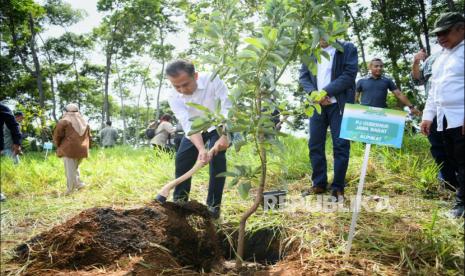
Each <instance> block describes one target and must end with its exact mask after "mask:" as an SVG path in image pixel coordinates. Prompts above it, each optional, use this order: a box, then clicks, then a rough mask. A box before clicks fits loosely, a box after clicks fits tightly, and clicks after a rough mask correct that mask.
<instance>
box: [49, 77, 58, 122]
mask: <svg viewBox="0 0 465 276" xmlns="http://www.w3.org/2000/svg"><path fill="white" fill-rule="evenodd" d="M50 90H51V91H52V118H53V120H54V121H55V122H58V118H57V114H56V109H57V101H56V96H55V85H54V81H53V72H50Z"/></svg>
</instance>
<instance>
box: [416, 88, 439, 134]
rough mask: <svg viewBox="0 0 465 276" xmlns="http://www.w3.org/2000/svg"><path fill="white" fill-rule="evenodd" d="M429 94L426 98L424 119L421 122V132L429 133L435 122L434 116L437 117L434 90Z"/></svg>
mask: <svg viewBox="0 0 465 276" xmlns="http://www.w3.org/2000/svg"><path fill="white" fill-rule="evenodd" d="M431 92H432V93H429V94H428V98H427V99H426V104H425V109H423V116H422V121H421V124H420V130H421V133H423V134H424V135H429V133H430V130H431V124H432V123H433V119H434V117H436V108H437V107H436V103H435V102H434V94H435V93H434V91H431Z"/></svg>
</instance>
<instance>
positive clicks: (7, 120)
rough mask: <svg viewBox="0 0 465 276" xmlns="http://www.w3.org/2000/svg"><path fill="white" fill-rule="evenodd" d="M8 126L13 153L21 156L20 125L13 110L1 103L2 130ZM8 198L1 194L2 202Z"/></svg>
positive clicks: (1, 136) (0, 142) (1, 144)
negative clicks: (4, 126)
mask: <svg viewBox="0 0 465 276" xmlns="http://www.w3.org/2000/svg"><path fill="white" fill-rule="evenodd" d="M3 125H6V126H7V128H8V129H9V130H10V132H11V137H12V139H13V146H12V151H13V154H15V155H18V154H21V132H20V130H19V123H18V122H16V120H15V116H14V115H13V113H12V112H11V110H10V109H9V108H8V107H7V106H6V105H4V104H2V103H0V129H3ZM0 133H1V134H0V151H3V131H0ZM5 200H6V197H5V196H4V195H3V193H0V201H5Z"/></svg>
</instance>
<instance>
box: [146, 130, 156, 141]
mask: <svg viewBox="0 0 465 276" xmlns="http://www.w3.org/2000/svg"><path fill="white" fill-rule="evenodd" d="M145 137H147V139H152V138H153V137H155V129H154V128H147V129H146V130H145Z"/></svg>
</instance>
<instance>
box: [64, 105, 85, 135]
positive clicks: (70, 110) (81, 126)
mask: <svg viewBox="0 0 465 276" xmlns="http://www.w3.org/2000/svg"><path fill="white" fill-rule="evenodd" d="M62 120H65V121H68V122H70V123H71V125H72V126H73V128H74V130H75V131H76V132H77V133H78V134H79V136H82V135H84V133H85V132H86V130H87V122H86V121H85V120H84V118H82V116H81V113H79V107H78V106H77V105H76V104H73V103H71V104H68V105H67V106H66V108H65V114H64V115H63V118H62Z"/></svg>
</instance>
